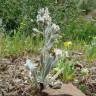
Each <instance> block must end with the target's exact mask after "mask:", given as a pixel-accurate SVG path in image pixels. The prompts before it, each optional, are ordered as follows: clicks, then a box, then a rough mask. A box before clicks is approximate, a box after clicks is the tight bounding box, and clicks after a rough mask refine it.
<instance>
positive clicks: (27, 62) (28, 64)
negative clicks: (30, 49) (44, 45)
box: [24, 59, 36, 71]
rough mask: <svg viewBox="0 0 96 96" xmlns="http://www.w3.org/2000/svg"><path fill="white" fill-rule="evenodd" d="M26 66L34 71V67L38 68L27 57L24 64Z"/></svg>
mask: <svg viewBox="0 0 96 96" xmlns="http://www.w3.org/2000/svg"><path fill="white" fill-rule="evenodd" d="M24 66H25V67H26V68H27V69H28V70H29V71H32V70H33V69H35V68H36V66H35V64H33V63H32V61H31V60H30V59H27V60H26V63H25V64H24Z"/></svg>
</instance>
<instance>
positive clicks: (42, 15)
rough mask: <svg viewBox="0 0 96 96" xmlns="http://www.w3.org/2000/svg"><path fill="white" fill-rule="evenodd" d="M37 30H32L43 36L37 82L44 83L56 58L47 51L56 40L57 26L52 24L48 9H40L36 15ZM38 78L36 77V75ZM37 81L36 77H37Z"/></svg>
mask: <svg viewBox="0 0 96 96" xmlns="http://www.w3.org/2000/svg"><path fill="white" fill-rule="evenodd" d="M37 24H38V28H39V29H36V28H34V31H35V32H37V33H39V32H40V33H41V34H42V35H43V41H44V44H43V48H42V49H41V63H40V70H39V71H40V72H39V73H38V74H39V81H40V82H44V81H45V79H46V77H47V75H48V74H49V72H50V70H51V68H52V66H53V65H54V64H55V63H56V61H57V58H56V56H54V55H52V54H51V53H50V52H49V50H50V49H51V48H52V47H53V44H54V41H55V39H56V38H58V36H59V34H58V32H59V29H60V28H59V26H58V25H56V24H55V23H53V22H52V19H51V17H50V13H49V11H48V8H47V7H46V8H42V9H40V10H39V11H38V14H37ZM37 76H38V75H37ZM37 79H38V77H37Z"/></svg>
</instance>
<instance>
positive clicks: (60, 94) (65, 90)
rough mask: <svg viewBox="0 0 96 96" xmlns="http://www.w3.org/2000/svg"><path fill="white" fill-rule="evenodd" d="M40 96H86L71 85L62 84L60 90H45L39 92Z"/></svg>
mask: <svg viewBox="0 0 96 96" xmlns="http://www.w3.org/2000/svg"><path fill="white" fill-rule="evenodd" d="M41 96H86V95H85V94H83V93H82V92H81V91H80V90H78V89H77V88H76V87H75V86H73V85H72V84H64V85H62V88H61V89H52V88H47V89H44V90H43V91H42V92H41Z"/></svg>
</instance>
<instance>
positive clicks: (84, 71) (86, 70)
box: [81, 68, 89, 75]
mask: <svg viewBox="0 0 96 96" xmlns="http://www.w3.org/2000/svg"><path fill="white" fill-rule="evenodd" d="M88 73H89V70H88V69H87V68H82V70H81V74H82V75H88Z"/></svg>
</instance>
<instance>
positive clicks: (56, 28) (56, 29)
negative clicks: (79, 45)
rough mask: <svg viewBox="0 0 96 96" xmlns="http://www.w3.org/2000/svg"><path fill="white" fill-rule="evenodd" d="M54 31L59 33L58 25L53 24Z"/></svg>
mask: <svg viewBox="0 0 96 96" xmlns="http://www.w3.org/2000/svg"><path fill="white" fill-rule="evenodd" d="M51 28H52V30H53V31H54V32H57V31H59V30H60V28H59V26H58V25H56V24H52V27H51Z"/></svg>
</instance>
